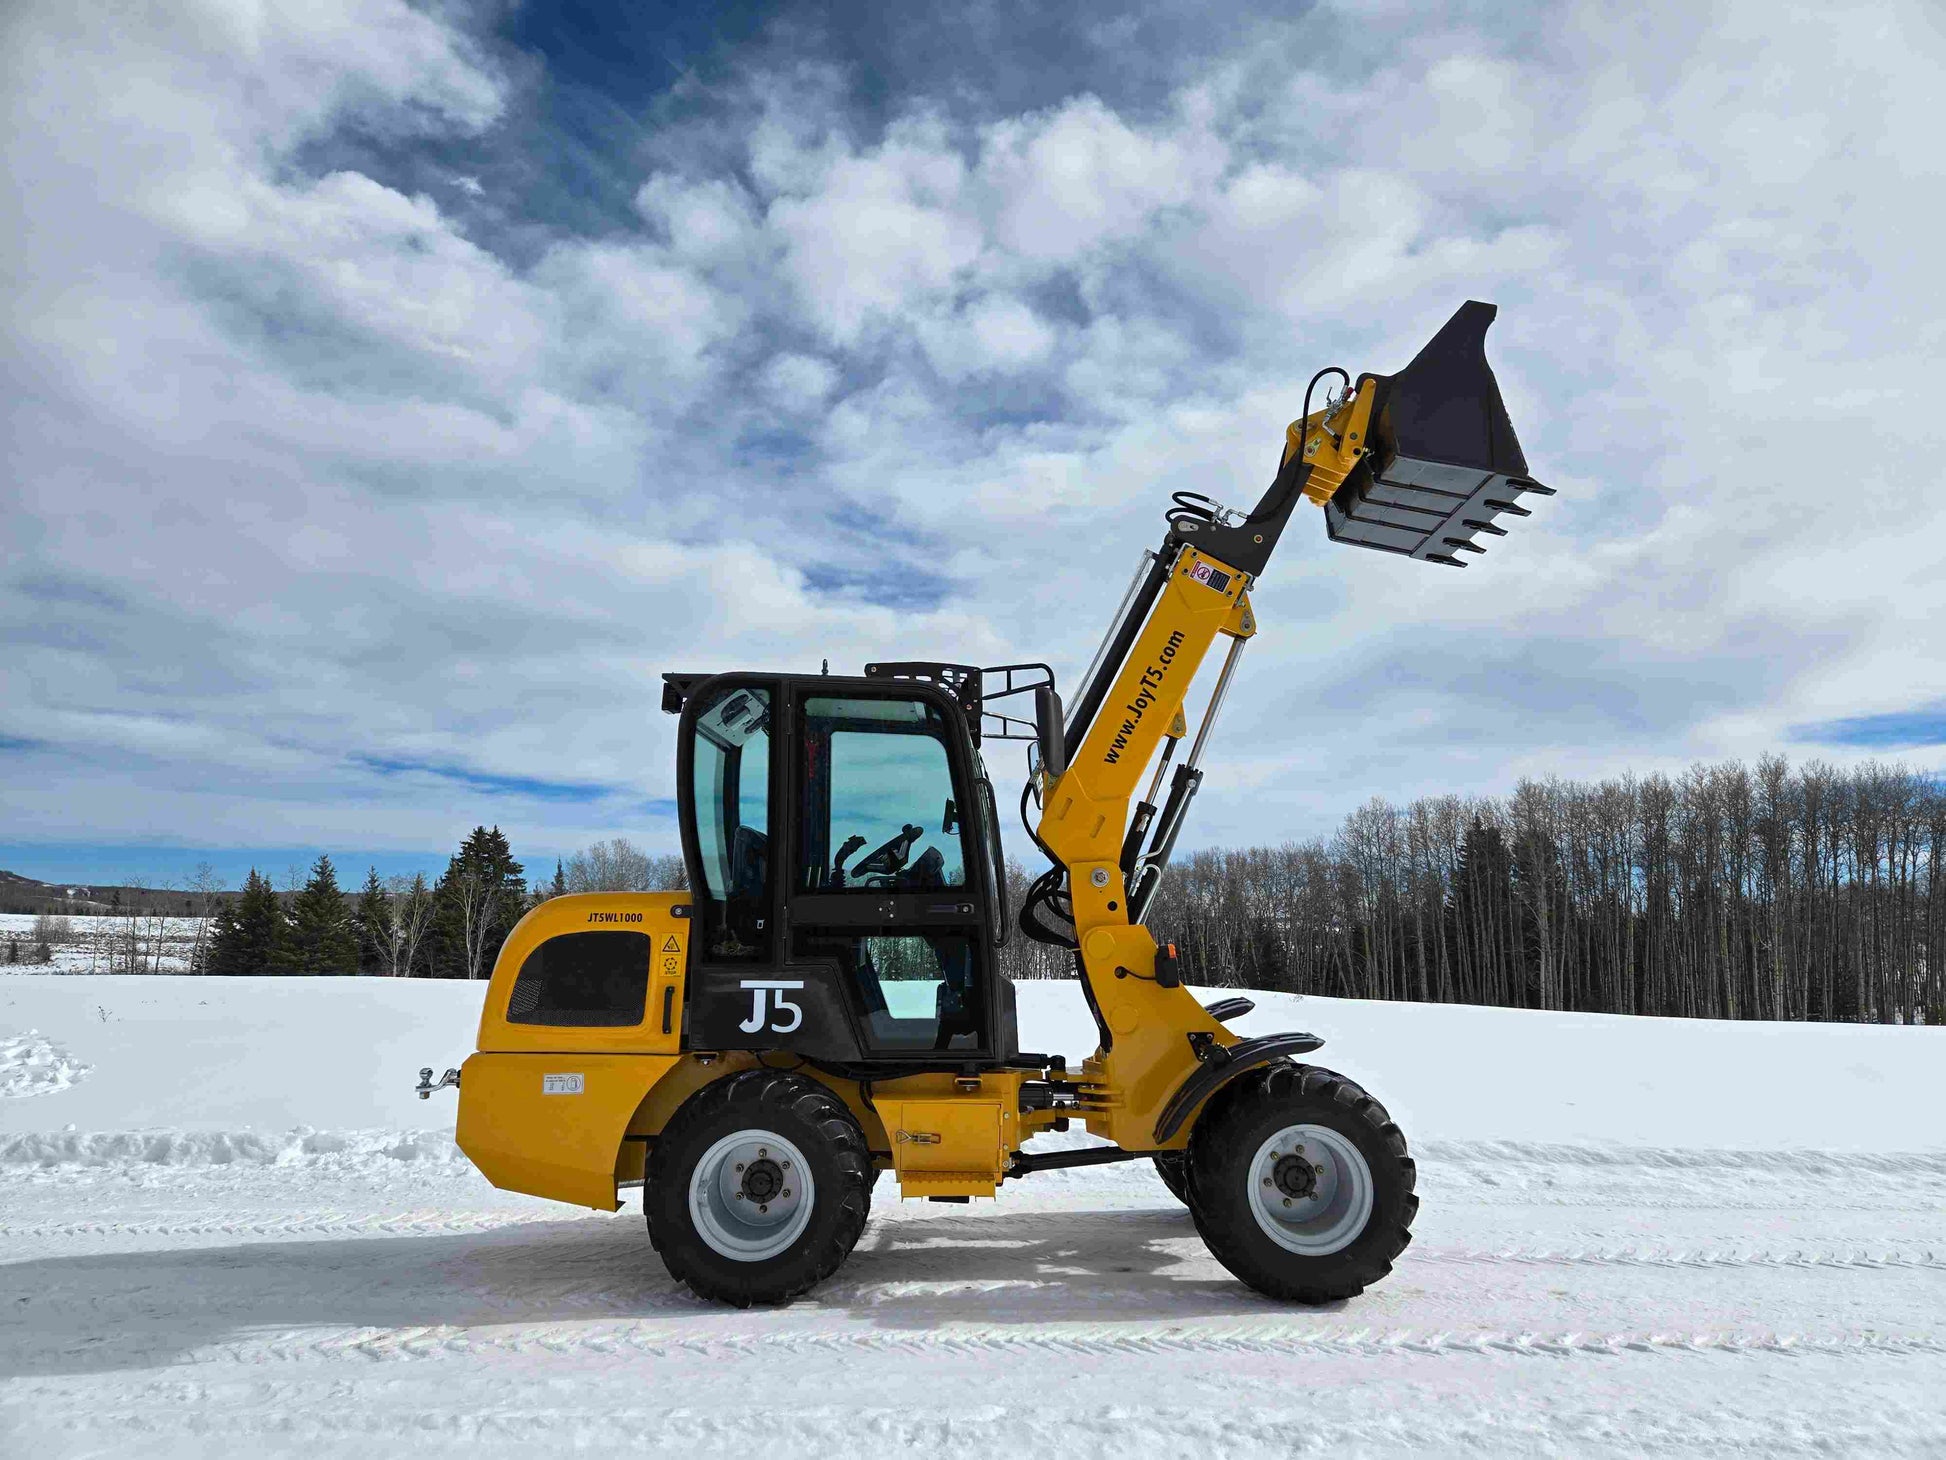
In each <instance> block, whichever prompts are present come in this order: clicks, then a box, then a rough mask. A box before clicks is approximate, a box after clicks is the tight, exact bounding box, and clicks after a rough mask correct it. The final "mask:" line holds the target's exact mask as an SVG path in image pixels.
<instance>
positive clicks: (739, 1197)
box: [736, 1191, 743, 1201]
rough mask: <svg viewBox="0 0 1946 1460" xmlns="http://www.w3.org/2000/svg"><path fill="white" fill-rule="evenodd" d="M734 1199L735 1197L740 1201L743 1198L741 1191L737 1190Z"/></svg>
mask: <svg viewBox="0 0 1946 1460" xmlns="http://www.w3.org/2000/svg"><path fill="white" fill-rule="evenodd" d="M736 1199H737V1200H738V1201H742V1200H743V1193H742V1192H740V1191H739V1192H738V1193H737V1194H736Z"/></svg>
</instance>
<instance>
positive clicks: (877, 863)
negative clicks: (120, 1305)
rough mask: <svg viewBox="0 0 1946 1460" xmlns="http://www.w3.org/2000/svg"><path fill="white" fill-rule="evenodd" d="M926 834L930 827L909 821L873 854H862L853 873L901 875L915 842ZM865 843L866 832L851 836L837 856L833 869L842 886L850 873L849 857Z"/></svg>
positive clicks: (853, 867)
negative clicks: (863, 855)
mask: <svg viewBox="0 0 1946 1460" xmlns="http://www.w3.org/2000/svg"><path fill="white" fill-rule="evenodd" d="M925 834H926V829H925V828H924V827H923V826H914V825H912V824H911V823H910V822H908V823H907V824H906V827H905V830H903V831H901V832H900V833H899V834H898V835H897V836H895V837H893V838H892V839H891V840H889V841H887V842H886V843H885V844H884V845H883V846H881V847H879V848H878V849H877V850H875V851H874V852H872V853H871V855H870V856H867V857H861V858H860V859H859V860H858V861H857V862H856V863H854V864H853V865H852V869H851V872H850V874H849V875H851V876H853V877H882V878H887V879H890V878H895V877H897V876H898V875H899V873H900V872H902V871H904V870H905V864H906V859H907V858H908V857H910V856H911V855H912V844H913V843H914V842H916V841H918V840H919V838H920V837H922V836H924V835H925ZM864 844H865V839H864V838H863V837H862V836H854V837H848V838H847V839H846V841H845V845H844V847H843V848H842V849H841V850H840V851H839V853H838V855H837V858H836V859H835V860H834V861H833V862H832V864H831V870H832V872H833V873H834V874H835V875H834V878H833V880H834V881H836V882H837V884H838V885H839V886H843V885H844V883H843V878H844V877H845V876H846V873H845V870H844V866H843V863H844V860H845V857H846V856H847V855H849V853H850V852H851V851H854V850H856V849H857V848H858V847H861V846H863V845H864Z"/></svg>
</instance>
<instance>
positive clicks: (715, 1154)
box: [689, 1130, 817, 1262]
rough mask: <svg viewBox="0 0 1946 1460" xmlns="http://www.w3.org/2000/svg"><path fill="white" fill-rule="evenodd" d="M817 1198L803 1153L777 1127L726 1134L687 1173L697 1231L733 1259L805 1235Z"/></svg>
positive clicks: (761, 1254) (766, 1253) (756, 1258)
mask: <svg viewBox="0 0 1946 1460" xmlns="http://www.w3.org/2000/svg"><path fill="white" fill-rule="evenodd" d="M816 1200H817V1183H816V1182H815V1181H814V1180H813V1179H812V1177H811V1168H810V1166H809V1164H808V1163H806V1161H805V1159H804V1153H803V1152H802V1151H800V1150H798V1148H797V1147H796V1146H794V1145H792V1144H791V1143H790V1142H789V1141H787V1140H785V1139H784V1138H783V1137H782V1136H780V1135H778V1134H777V1133H776V1132H775V1131H767V1130H740V1131H736V1132H734V1133H732V1134H730V1135H727V1136H724V1137H723V1139H722V1140H720V1141H718V1142H717V1143H716V1144H715V1145H713V1146H711V1147H710V1148H709V1149H708V1150H707V1151H705V1152H703V1158H702V1160H700V1161H698V1162H697V1163H696V1169H695V1170H694V1171H693V1172H691V1173H690V1177H689V1217H690V1220H691V1221H692V1222H693V1223H694V1224H695V1226H696V1231H697V1233H698V1234H699V1235H700V1236H701V1237H702V1239H703V1241H704V1242H706V1243H708V1244H709V1247H710V1250H711V1251H713V1252H717V1253H720V1254H721V1255H722V1256H724V1257H727V1258H730V1259H731V1260H732V1261H735V1262H763V1261H765V1260H767V1259H769V1258H772V1257H776V1256H778V1255H779V1254H780V1253H782V1252H784V1251H785V1250H786V1249H788V1248H789V1247H790V1245H791V1244H792V1243H793V1242H795V1241H796V1240H797V1239H798V1238H799V1237H801V1236H803V1235H804V1229H805V1227H806V1226H808V1225H809V1224H810V1221H811V1209H812V1206H813V1205H814V1203H815V1202H816Z"/></svg>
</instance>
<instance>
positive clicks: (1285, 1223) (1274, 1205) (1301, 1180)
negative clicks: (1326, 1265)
mask: <svg viewBox="0 0 1946 1460" xmlns="http://www.w3.org/2000/svg"><path fill="white" fill-rule="evenodd" d="M1247 1171H1248V1175H1247V1178H1246V1179H1247V1180H1248V1181H1249V1183H1250V1212H1251V1215H1252V1216H1254V1217H1256V1219H1257V1225H1258V1226H1259V1227H1261V1228H1262V1229H1263V1231H1264V1235H1265V1236H1267V1237H1269V1238H1270V1240H1271V1241H1273V1242H1275V1243H1276V1244H1277V1245H1278V1246H1279V1247H1282V1248H1283V1249H1284V1250H1285V1251H1287V1252H1295V1253H1297V1254H1299V1255H1300V1256H1303V1257H1329V1256H1330V1255H1331V1254H1332V1253H1334V1252H1342V1251H1343V1250H1344V1249H1345V1248H1347V1247H1349V1246H1350V1245H1351V1244H1352V1243H1353V1242H1355V1241H1356V1240H1357V1239H1358V1234H1359V1233H1361V1232H1363V1231H1364V1230H1365V1224H1366V1223H1367V1222H1369V1221H1370V1220H1371V1219H1372V1202H1373V1197H1374V1193H1373V1189H1372V1168H1371V1167H1370V1166H1369V1165H1367V1164H1366V1162H1365V1157H1364V1156H1363V1155H1362V1154H1361V1153H1360V1152H1359V1150H1358V1147H1356V1146H1354V1145H1353V1144H1352V1143H1351V1141H1350V1140H1349V1139H1348V1138H1346V1137H1345V1136H1343V1135H1340V1134H1339V1133H1338V1132H1337V1131H1335V1130H1332V1129H1331V1128H1330V1127H1329V1126H1323V1125H1292V1126H1286V1127H1285V1128H1284V1129H1283V1130H1280V1131H1278V1132H1277V1134H1276V1135H1274V1136H1272V1137H1271V1138H1270V1139H1269V1140H1267V1141H1265V1142H1264V1143H1263V1144H1262V1145H1261V1146H1259V1147H1258V1148H1257V1154H1256V1155H1255V1156H1254V1157H1252V1158H1251V1161H1250V1165H1249V1167H1248V1168H1247Z"/></svg>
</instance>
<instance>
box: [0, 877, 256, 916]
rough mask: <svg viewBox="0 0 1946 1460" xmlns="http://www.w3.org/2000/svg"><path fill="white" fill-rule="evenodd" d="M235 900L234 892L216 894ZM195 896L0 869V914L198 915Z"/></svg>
mask: <svg viewBox="0 0 1946 1460" xmlns="http://www.w3.org/2000/svg"><path fill="white" fill-rule="evenodd" d="M217 895H218V896H219V897H224V898H228V897H234V896H236V894H235V893H234V892H226V893H219V894H217ZM196 903H197V897H196V895H195V894H194V893H190V892H180V891H177V890H176V889H174V888H168V887H115V886H104V885H100V884H89V883H82V882H42V881H40V880H39V879H37V878H34V877H23V876H22V875H21V874H20V873H18V872H9V871H6V870H4V869H0V913H43V912H51V913H115V912H128V913H166V914H169V915H170V916H173V917H187V916H190V915H193V914H194V913H195V912H196Z"/></svg>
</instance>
